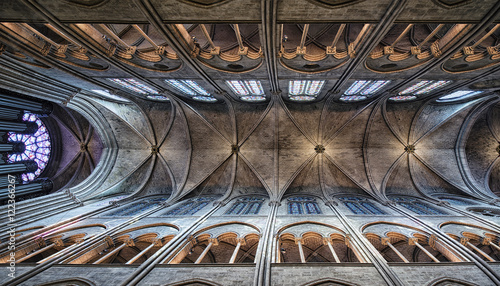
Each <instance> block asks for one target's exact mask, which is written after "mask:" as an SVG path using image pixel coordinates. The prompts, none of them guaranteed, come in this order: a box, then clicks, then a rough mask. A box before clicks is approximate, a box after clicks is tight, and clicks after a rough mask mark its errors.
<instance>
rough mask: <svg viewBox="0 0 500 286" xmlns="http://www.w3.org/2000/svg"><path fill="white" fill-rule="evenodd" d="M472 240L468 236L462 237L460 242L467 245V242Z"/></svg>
mask: <svg viewBox="0 0 500 286" xmlns="http://www.w3.org/2000/svg"><path fill="white" fill-rule="evenodd" d="M469 241H470V238H468V237H461V238H460V244H462V245H465V246H467V243H468V242H469Z"/></svg>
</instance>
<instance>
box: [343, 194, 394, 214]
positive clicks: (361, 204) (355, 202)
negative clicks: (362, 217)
mask: <svg viewBox="0 0 500 286" xmlns="http://www.w3.org/2000/svg"><path fill="white" fill-rule="evenodd" d="M339 200H341V201H342V202H343V203H344V205H345V206H346V207H347V208H348V209H349V210H351V212H353V213H354V214H386V213H385V212H383V211H382V210H380V209H379V208H378V207H376V206H375V205H374V204H372V203H371V202H369V201H368V200H367V199H365V198H360V197H340V198H339Z"/></svg>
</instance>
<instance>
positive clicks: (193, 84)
mask: <svg viewBox="0 0 500 286" xmlns="http://www.w3.org/2000/svg"><path fill="white" fill-rule="evenodd" d="M181 82H182V83H184V84H185V85H187V86H188V87H189V88H191V89H192V90H194V91H195V92H197V93H198V94H201V95H205V96H210V93H208V92H207V91H206V90H205V89H204V88H203V87H201V86H200V85H199V84H197V83H196V82H194V81H192V80H181Z"/></svg>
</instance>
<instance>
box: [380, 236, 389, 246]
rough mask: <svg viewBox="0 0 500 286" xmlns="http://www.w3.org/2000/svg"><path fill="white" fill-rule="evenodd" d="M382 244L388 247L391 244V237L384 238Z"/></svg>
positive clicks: (381, 240)
mask: <svg viewBox="0 0 500 286" xmlns="http://www.w3.org/2000/svg"><path fill="white" fill-rule="evenodd" d="M380 242H381V243H382V245H387V244H388V243H391V238H390V237H382V238H381V239H380Z"/></svg>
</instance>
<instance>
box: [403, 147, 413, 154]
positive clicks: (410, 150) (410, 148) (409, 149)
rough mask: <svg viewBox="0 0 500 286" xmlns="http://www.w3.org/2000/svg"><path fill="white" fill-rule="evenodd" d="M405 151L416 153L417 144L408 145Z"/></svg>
mask: <svg viewBox="0 0 500 286" xmlns="http://www.w3.org/2000/svg"><path fill="white" fill-rule="evenodd" d="M405 152H406V153H408V154H413V153H415V145H408V146H406V147H405Z"/></svg>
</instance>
